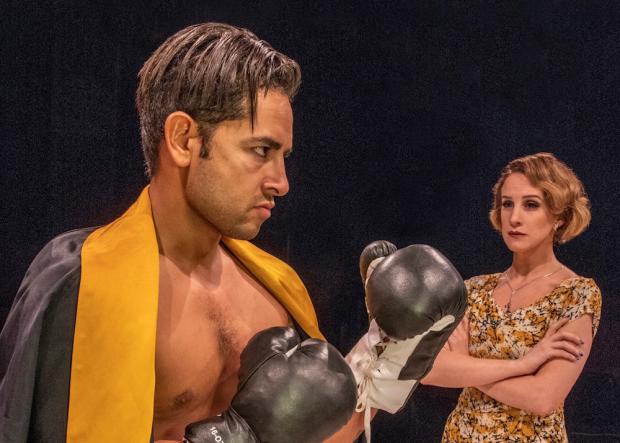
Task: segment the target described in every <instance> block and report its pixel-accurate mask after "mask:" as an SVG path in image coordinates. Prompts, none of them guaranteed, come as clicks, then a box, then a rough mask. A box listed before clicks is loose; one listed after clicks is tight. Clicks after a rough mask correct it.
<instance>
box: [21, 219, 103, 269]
mask: <svg viewBox="0 0 620 443" xmlns="http://www.w3.org/2000/svg"><path fill="white" fill-rule="evenodd" d="M95 229H96V228H94V227H90V228H81V229H73V230H71V231H67V232H64V233H62V234H60V235H57V236H56V237H54V238H53V239H51V240H50V241H49V242H48V243H47V244H46V245H45V246H44V247H43V248H42V249H41V251H40V252H39V253H38V254H37V256H36V257H35V258H34V260H33V261H32V263H31V265H30V267H29V269H28V271H27V273H31V272H36V273H39V272H40V271H41V270H43V269H44V268H47V267H49V266H54V265H60V264H64V265H69V266H71V265H74V266H75V265H76V264H78V265H79V260H80V252H81V250H82V245H83V244H84V241H85V240H86V238H87V237H88V236H89V235H90V233H91V232H93V231H94V230H95Z"/></svg>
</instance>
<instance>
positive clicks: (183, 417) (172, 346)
mask: <svg viewBox="0 0 620 443" xmlns="http://www.w3.org/2000/svg"><path fill="white" fill-rule="evenodd" d="M231 263H232V266H233V268H228V269H223V271H222V275H221V276H220V279H219V281H216V282H215V283H213V282H209V281H205V280H203V279H201V278H200V277H199V276H194V275H186V274H184V273H182V272H178V270H176V269H174V267H172V268H170V267H169V265H170V264H169V263H162V265H164V266H162V267H161V273H160V293H159V305H158V306H159V308H158V321H157V348H156V358H155V372H156V385H155V420H154V433H155V437H156V439H157V438H181V437H182V436H183V430H184V428H185V426H186V425H187V424H189V423H191V422H194V421H198V420H201V419H204V418H206V417H209V416H212V415H215V414H218V413H220V412H222V411H223V410H225V409H226V408H227V407H228V406H229V404H230V400H231V399H232V397H233V395H234V393H235V392H236V387H237V382H238V378H237V374H238V371H239V357H240V354H241V351H242V350H243V348H245V346H246V344H247V342H248V341H249V340H250V338H251V337H252V336H254V334H256V333H257V332H259V331H261V330H263V329H266V328H269V327H271V326H282V325H286V324H287V323H288V316H287V314H286V311H285V310H284V309H283V308H282V306H281V305H280V304H279V303H278V302H277V301H276V300H275V299H274V298H273V296H271V295H270V294H269V293H268V292H267V291H266V290H265V288H263V287H262V286H260V285H259V284H258V283H257V282H256V281H254V280H253V279H252V278H251V277H250V276H249V275H247V274H246V273H245V272H243V271H242V270H241V269H239V268H238V267H237V266H236V264H234V262H231Z"/></svg>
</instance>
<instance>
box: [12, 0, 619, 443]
mask: <svg viewBox="0 0 620 443" xmlns="http://www.w3.org/2000/svg"><path fill="white" fill-rule="evenodd" d="M224 3H225V2H210V1H205V0H195V1H180V0H167V1H164V0H157V1H150V2H147V1H139V2H133V3H131V2H121V1H109V2H104V1H89V2H83V1H78V0H63V1H61V0H57V1H47V2H38V1H34V0H26V1H15V0H9V1H7V0H4V1H3V2H2V5H1V6H0V8H1V9H0V17H1V18H0V20H1V23H0V25H1V28H0V32H1V34H0V35H1V40H0V44H1V47H0V51H1V52H0V97H1V98H0V110H1V111H0V112H1V114H0V118H1V120H0V121H1V123H0V143H1V144H2V146H1V149H0V165H1V169H0V171H1V172H0V180H1V182H0V184H1V189H2V205H1V211H2V213H0V215H1V223H2V229H1V231H2V237H1V245H0V246H1V250H2V255H1V257H2V259H1V265H2V269H1V271H0V272H1V275H2V278H1V279H0V280H1V281H0V284H1V290H2V292H1V299H0V301H1V305H0V309H1V312H0V313H1V314H2V319H3V318H4V317H5V316H6V313H7V312H8V309H9V307H10V304H11V301H12V298H13V296H14V294H15V292H16V290H17V287H18V285H19V282H20V280H21V277H22V275H23V274H24V272H25V270H26V268H27V266H28V263H29V262H30V261H31V260H32V258H33V257H34V256H35V254H36V253H37V251H38V250H39V249H40V248H41V247H42V246H43V245H44V244H45V243H46V242H47V241H48V240H49V239H50V238H52V237H53V236H55V235H57V234H58V233H61V232H63V231H66V230H69V229H72V228H76V227H82V226H89V225H99V224H103V223H107V222H109V221H111V220H112V219H114V218H115V217H117V216H118V215H119V214H120V213H121V212H122V211H123V210H124V209H125V208H126V207H127V206H128V205H129V204H130V203H131V202H132V201H133V199H134V198H135V197H136V196H137V194H138V193H139V191H140V189H141V188H142V187H143V186H144V185H145V184H146V179H145V177H144V174H143V167H142V159H141V152H140V148H139V133H138V127H137V119H136V114H135V110H134V106H133V94H134V90H135V87H136V73H137V71H138V69H139V68H140V66H141V64H142V63H143V62H144V60H146V58H147V57H148V55H149V54H150V53H151V52H152V51H153V50H154V49H155V48H156V47H157V46H158V45H159V44H160V43H161V42H162V41H163V40H164V39H165V38H166V37H167V36H169V35H170V34H172V33H173V32H175V31H176V30H178V29H180V28H182V27H184V26H186V25H189V24H192V23H197V22H203V21H224V22H228V23H232V24H235V25H238V26H244V27H247V28H249V29H251V30H252V31H254V32H255V33H257V34H258V35H259V36H261V37H262V38H264V39H266V40H267V41H269V42H270V43H271V44H272V45H273V46H274V47H276V48H277V49H280V50H281V51H283V52H285V53H286V54H288V55H290V56H292V57H293V58H295V59H296V60H298V61H299V63H300V64H301V66H302V70H303V85H302V89H301V92H300V94H299V95H298V97H297V99H296V101H295V104H294V111H295V153H294V156H293V158H292V159H291V160H290V166H289V179H290V182H291V192H290V194H289V195H288V196H287V197H286V198H285V199H284V200H283V201H282V202H281V204H280V205H279V206H278V208H277V210H276V212H275V213H274V217H273V218H272V219H271V220H270V221H269V222H268V223H267V224H266V225H265V226H264V228H263V230H262V232H261V234H260V236H259V238H258V239H257V243H258V244H260V245H261V246H263V247H264V248H266V249H267V250H269V251H271V252H272V253H274V254H276V255H278V256H280V257H281V258H283V259H285V260H287V261H288V262H289V263H291V264H292V265H293V266H294V267H295V268H296V270H297V271H298V272H299V274H300V275H301V276H302V278H303V279H304V281H305V283H306V285H307V286H308V288H309V290H310V293H311V295H312V296H313V299H314V301H315V304H316V309H317V312H318V315H319V319H320V323H321V326H322V329H323V331H324V332H325V334H326V335H327V337H328V338H329V339H330V341H332V342H333V343H334V344H335V345H336V346H338V347H339V348H340V349H341V350H342V351H343V352H345V353H346V352H347V351H348V350H349V349H350V347H351V346H352V345H353V344H354V342H355V341H356V339H357V337H359V336H360V334H361V333H362V332H363V330H364V329H365V328H366V325H367V320H366V317H365V311H364V308H363V302H362V289H361V284H360V283H359V281H358V280H359V277H358V270H357V258H358V254H359V252H360V251H361V249H362V248H363V247H364V245H365V244H367V243H368V242H370V241H372V240H375V239H379V238H384V239H388V240H391V241H393V242H394V243H396V244H397V245H399V246H405V245H407V244H410V243H428V244H431V245H434V246H435V247H437V248H439V249H440V250H441V251H443V252H444V253H445V254H446V255H447V256H448V257H449V258H450V259H451V260H452V261H453V262H454V263H455V265H456V266H457V268H458V269H459V270H460V271H461V273H462V274H463V276H465V277H469V276H472V275H475V274H480V273H488V272H495V271H498V270H502V269H504V268H506V267H507V266H508V265H509V263H510V255H509V254H508V253H507V252H506V250H505V249H504V247H503V245H502V243H501V239H500V238H499V236H498V235H497V234H496V233H494V232H493V231H492V230H491V228H490V226H489V223H488V222H487V216H486V214H487V211H488V210H489V205H490V200H491V199H490V189H491V186H492V185H493V183H494V181H495V179H496V178H497V175H498V173H499V170H500V169H501V167H502V166H503V165H504V164H505V163H506V162H507V161H509V160H510V159H512V158H514V157H516V156H520V155H523V154H527V153H532V152H538V151H551V152H553V153H555V154H556V155H557V156H558V157H559V158H561V159H563V160H564V161H566V162H567V163H568V164H569V165H571V166H572V167H573V168H574V169H575V170H576V172H577V173H578V175H579V176H580V177H581V178H582V180H583V181H584V183H585V185H586V189H587V191H588V194H589V196H590V198H591V201H592V206H593V211H592V212H593V222H592V225H591V227H590V228H589V229H588V230H587V231H586V232H585V233H584V234H583V235H582V236H580V237H579V238H577V239H576V240H574V241H573V242H571V243H569V244H567V245H565V246H562V247H561V248H559V249H558V255H559V257H560V259H561V260H562V261H564V262H565V263H567V264H568V265H569V266H570V267H572V268H573V269H574V270H575V271H576V272H578V273H580V274H583V275H586V276H592V277H594V278H595V279H596V281H597V282H598V284H599V286H600V287H601V289H602V291H603V296H604V302H603V317H602V321H601V327H600V332H599V334H598V336H597V337H596V340H595V343H594V347H593V350H592V355H591V357H590V360H589V361H588V364H587V365H586V369H585V371H584V374H583V375H582V376H581V378H580V380H579V381H578V382H577V384H576V386H575V388H574V389H573V392H572V393H571V395H570V397H569V399H568V401H567V422H568V430H569V434H570V436H571V441H592V442H601V441H620V437H618V434H620V424H619V422H618V419H617V416H618V412H617V410H618V407H619V406H620V405H619V403H620V400H618V399H619V398H620V395H619V394H620V390H619V389H618V383H619V380H620V369H619V364H618V357H619V355H620V351H619V350H618V345H617V340H616V339H615V338H614V337H616V335H617V334H618V332H619V327H620V307H619V302H618V299H617V292H618V288H620V282H619V279H618V272H617V263H618V261H619V259H620V257H619V254H618V251H617V248H616V241H617V238H616V231H615V230H616V226H617V225H618V221H619V220H618V218H619V217H618V215H619V214H620V211H619V210H618V209H617V205H618V203H619V202H620V200H619V198H618V197H619V193H620V191H619V190H618V188H619V185H620V179H619V178H618V173H617V171H618V167H619V166H620V154H618V151H617V149H618V147H619V144H620V141H618V136H619V127H620V125H619V123H620V122H619V117H618V116H619V115H620V100H619V93H618V90H619V89H620V65H619V63H618V59H619V56H620V47H619V45H620V43H619V42H620V7H619V6H618V5H617V3H614V2H597V1H589V2H580V1H563V2H560V1H546V2H539V1H535V2H516V1H515V2H491V1H488V2H481V1H437V2H424V1H392V2H380V1H363V2H359V3H357V2H350V3H345V2H339V4H337V3H336V2H328V1H324V2H318V1H317V2H292V1H279V2H276V1H272V2H247V3H244V2H226V4H224ZM457 393H458V391H456V390H448V389H439V388H431V387H421V388H419V389H418V390H417V391H416V393H415V395H414V398H413V402H412V403H411V404H410V406H409V407H408V408H407V409H406V410H405V411H402V412H401V413H400V414H398V415H396V416H389V415H387V414H380V415H379V416H378V418H377V419H376V420H375V421H374V424H373V426H374V428H373V429H374V430H373V435H374V441H379V442H383V441H385V442H387V441H420V442H432V441H438V440H439V438H440V435H441V430H442V426H443V422H444V421H445V418H446V417H447V414H448V413H449V411H450V410H451V408H452V407H453V405H454V402H455V398H456V395H457ZM595 434H596V435H595ZM612 434H614V435H615V437H614V435H612Z"/></svg>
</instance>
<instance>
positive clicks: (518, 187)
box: [501, 172, 561, 253]
mask: <svg viewBox="0 0 620 443" xmlns="http://www.w3.org/2000/svg"><path fill="white" fill-rule="evenodd" d="M501 198H502V207H501V223H502V237H503V239H504V243H506V246H507V247H508V249H510V250H511V251H512V252H519V253H523V252H528V251H534V250H538V249H539V248H541V247H543V248H545V247H550V248H553V234H554V230H553V227H554V224H556V223H558V222H557V218H556V217H555V216H554V215H553V214H551V212H550V211H549V208H548V207H547V204H546V203H545V199H544V196H543V192H542V190H541V189H539V188H536V187H535V186H533V185H532V183H530V181H529V179H528V178H527V177H526V176H525V175H523V174H521V173H518V172H514V173H512V174H510V175H509V176H508V177H507V178H506V181H505V182H504V185H503V186H502V189H501ZM560 223H561V222H560Z"/></svg>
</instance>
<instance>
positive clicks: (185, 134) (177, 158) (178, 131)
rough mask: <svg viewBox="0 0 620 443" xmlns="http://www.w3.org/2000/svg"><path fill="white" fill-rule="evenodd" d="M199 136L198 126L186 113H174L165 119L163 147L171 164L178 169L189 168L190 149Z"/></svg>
mask: <svg viewBox="0 0 620 443" xmlns="http://www.w3.org/2000/svg"><path fill="white" fill-rule="evenodd" d="M199 135H200V134H199V133H198V125H197V124H196V122H195V121H194V119H193V118H191V117H190V116H189V115H188V114H187V113H185V112H182V111H175V112H173V113H171V114H170V115H168V117H166V121H165V122H164V146H163V148H164V149H165V150H166V152H167V154H168V156H169V157H170V159H171V161H172V163H174V164H175V165H176V166H177V167H179V168H186V167H188V166H189V164H190V162H191V159H192V148H195V146H193V145H194V144H195V143H196V142H199V141H198V140H195V139H196V138H197V137H198V136H199Z"/></svg>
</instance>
